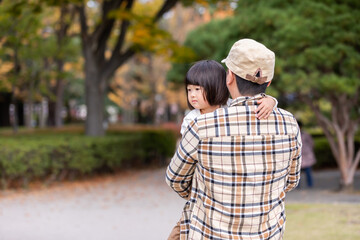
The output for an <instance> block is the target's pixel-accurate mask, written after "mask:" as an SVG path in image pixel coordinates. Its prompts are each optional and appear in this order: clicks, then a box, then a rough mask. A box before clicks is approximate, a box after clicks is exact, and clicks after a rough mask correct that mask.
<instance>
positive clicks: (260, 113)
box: [256, 107, 271, 119]
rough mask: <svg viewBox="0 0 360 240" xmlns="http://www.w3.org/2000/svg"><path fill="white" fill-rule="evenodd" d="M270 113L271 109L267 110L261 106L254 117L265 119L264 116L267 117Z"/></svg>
mask: <svg viewBox="0 0 360 240" xmlns="http://www.w3.org/2000/svg"><path fill="white" fill-rule="evenodd" d="M270 113H271V110H269V109H268V108H265V107H263V108H261V109H260V111H258V113H257V114H256V117H257V118H258V119H263V118H264V119H266V118H268V117H269V115H270Z"/></svg>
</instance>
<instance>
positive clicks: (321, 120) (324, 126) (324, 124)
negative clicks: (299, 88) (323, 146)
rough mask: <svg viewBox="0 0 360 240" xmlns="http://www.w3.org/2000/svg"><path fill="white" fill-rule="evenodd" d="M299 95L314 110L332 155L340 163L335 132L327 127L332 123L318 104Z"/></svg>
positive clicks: (331, 127)
mask: <svg viewBox="0 0 360 240" xmlns="http://www.w3.org/2000/svg"><path fill="white" fill-rule="evenodd" d="M299 97H300V99H301V100H302V101H303V102H305V103H306V104H307V105H308V106H309V107H310V108H311V109H312V110H313V111H314V113H315V116H316V119H317V121H318V123H319V125H320V126H321V128H322V130H323V131H324V134H325V136H326V138H327V140H328V141H329V144H330V148H331V151H332V152H333V154H334V157H335V159H336V161H337V162H338V164H340V162H339V157H340V154H339V150H338V148H337V146H336V142H335V136H334V134H336V133H334V134H332V133H331V132H330V130H329V129H334V127H333V124H332V123H331V122H330V120H329V119H328V118H327V117H325V116H324V115H323V114H321V111H320V108H319V106H317V105H315V104H314V102H313V101H312V100H311V99H309V98H307V97H306V96H303V95H300V96H299Z"/></svg>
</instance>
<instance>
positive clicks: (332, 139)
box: [302, 96, 360, 191]
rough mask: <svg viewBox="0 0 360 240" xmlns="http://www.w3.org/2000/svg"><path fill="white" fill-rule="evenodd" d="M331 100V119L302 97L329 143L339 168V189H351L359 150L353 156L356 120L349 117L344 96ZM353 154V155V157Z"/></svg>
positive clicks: (346, 99)
mask: <svg viewBox="0 0 360 240" xmlns="http://www.w3.org/2000/svg"><path fill="white" fill-rule="evenodd" d="M334 99H335V100H333V101H332V114H331V119H329V118H327V117H326V116H325V115H324V114H322V112H321V110H320V108H319V106H318V105H316V104H315V103H314V101H311V99H310V98H302V100H303V101H304V102H306V103H307V104H308V105H309V106H310V108H311V109H312V110H313V111H314V113H315V116H316V119H317V122H318V123H319V125H320V127H321V128H322V130H323V131H324V134H325V136H326V138H327V140H328V142H329V144H330V149H331V152H332V153H333V156H334V158H335V160H336V162H337V165H338V168H339V170H340V174H341V179H340V191H353V189H354V188H353V187H354V186H353V184H354V177H355V172H356V169H357V166H358V165H359V162H360V150H359V151H358V152H357V154H356V156H355V142H354V136H355V133H356V130H357V120H354V119H351V118H349V116H350V110H351V109H350V108H345V107H344V106H351V104H350V103H349V102H348V101H351V99H350V98H346V96H345V97H344V96H339V97H335V98H334ZM354 156H355V157H354Z"/></svg>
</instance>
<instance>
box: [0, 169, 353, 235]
mask: <svg viewBox="0 0 360 240" xmlns="http://www.w3.org/2000/svg"><path fill="white" fill-rule="evenodd" d="M164 174H165V169H164V168H162V169H152V170H141V171H127V172H124V173H121V174H118V175H115V176H107V177H101V178H96V179H91V180H88V181H80V182H70V183H63V184H59V185H56V186H52V187H49V188H45V187H41V188H39V187H38V188H35V189H32V188H30V189H28V190H16V191H14V190H11V191H10V190H9V191H3V192H0V240H74V239H76V240H98V239H104V240H112V239H117V240H118V239H129V240H132V239H134V240H137V239H139V240H140V239H147V240H161V239H166V238H167V236H168V234H169V232H170V230H171V229H172V227H173V226H174V224H175V223H176V222H177V221H178V219H179V218H180V214H181V210H182V207H183V204H184V203H185V202H184V200H183V199H181V198H180V197H178V196H177V194H176V193H174V192H173V191H172V190H171V189H170V188H169V187H168V186H167V185H166V183H165V181H164ZM338 178H339V173H338V172H337V171H322V172H315V173H314V182H315V186H314V189H311V190H309V189H307V188H306V187H305V184H303V185H304V186H303V187H302V188H301V189H300V190H294V191H292V192H290V193H289V194H288V195H287V203H291V202H309V203H313V202H318V203H360V193H359V192H358V193H355V194H343V193H338V192H336V191H334V190H336V189H337V187H338ZM355 187H356V189H357V190H360V172H358V173H357V175H356V178H355Z"/></svg>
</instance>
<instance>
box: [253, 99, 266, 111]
mask: <svg viewBox="0 0 360 240" xmlns="http://www.w3.org/2000/svg"><path fill="white" fill-rule="evenodd" d="M258 103H259V104H260V105H258V106H257V108H256V109H255V113H258V112H259V111H260V110H261V109H263V108H264V105H263V104H261V103H262V100H259V101H258Z"/></svg>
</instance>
